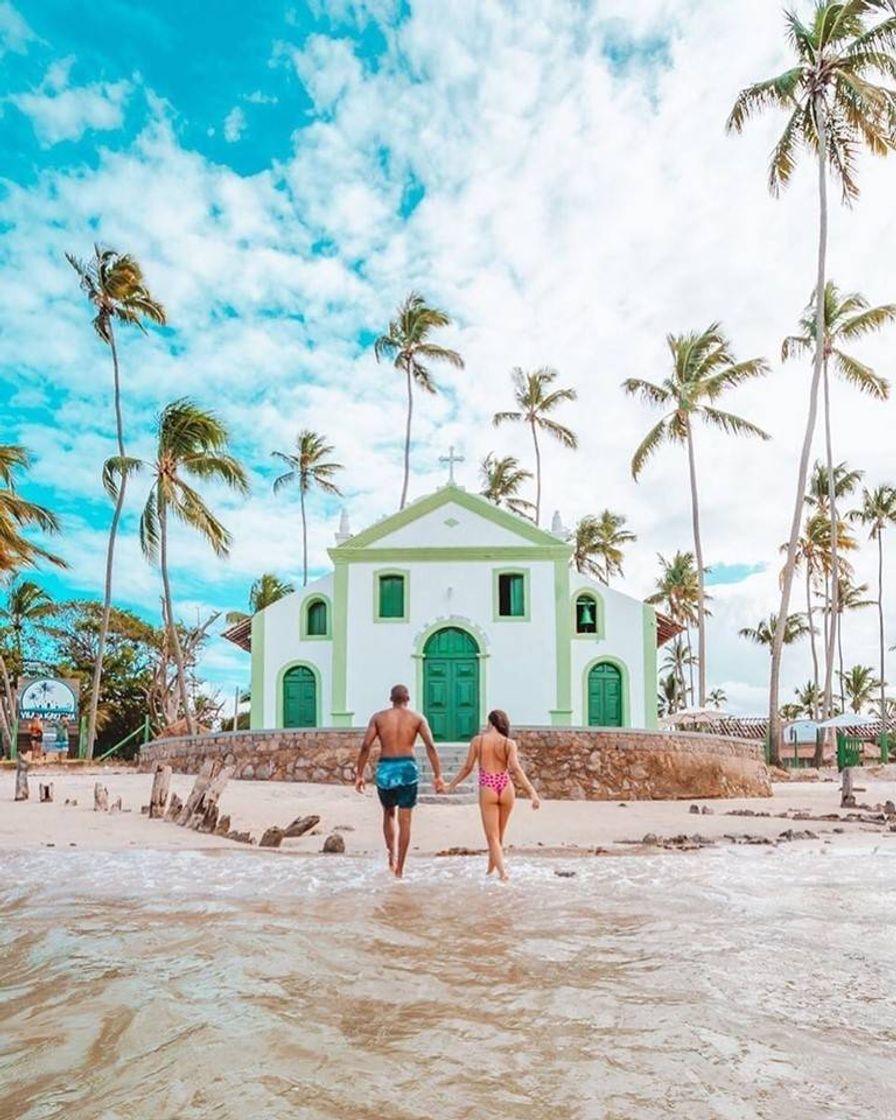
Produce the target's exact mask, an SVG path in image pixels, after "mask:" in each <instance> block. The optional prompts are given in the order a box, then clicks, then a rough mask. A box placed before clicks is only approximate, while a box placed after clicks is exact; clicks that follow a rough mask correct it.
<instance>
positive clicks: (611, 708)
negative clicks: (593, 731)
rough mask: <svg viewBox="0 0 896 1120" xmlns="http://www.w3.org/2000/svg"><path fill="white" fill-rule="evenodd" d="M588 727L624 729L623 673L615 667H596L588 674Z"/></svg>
mask: <svg viewBox="0 0 896 1120" xmlns="http://www.w3.org/2000/svg"><path fill="white" fill-rule="evenodd" d="M588 726H589V727H622V673H620V671H619V670H618V669H617V668H616V666H615V665H608V664H606V663H604V664H601V665H595V666H594V668H593V669H592V670H591V672H590V673H589V674H588Z"/></svg>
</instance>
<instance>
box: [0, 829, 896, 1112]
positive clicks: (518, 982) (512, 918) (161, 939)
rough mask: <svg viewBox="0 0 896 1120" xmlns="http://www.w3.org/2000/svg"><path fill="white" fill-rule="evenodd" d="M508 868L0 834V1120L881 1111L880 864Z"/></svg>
mask: <svg viewBox="0 0 896 1120" xmlns="http://www.w3.org/2000/svg"><path fill="white" fill-rule="evenodd" d="M558 867H559V868H565V869H569V870H573V871H575V872H576V874H575V877H573V878H559V877H558V876H556V875H555V873H554V872H555V869H556V868H558ZM513 871H514V881H513V882H512V883H511V884H510V885H509V886H507V887H502V886H500V885H499V884H493V883H486V882H484V881H483V879H482V866H481V863H480V861H479V860H464V859H459V860H444V859H441V860H440V859H437V860H415V861H413V863H412V865H411V867H410V873H411V878H410V879H409V880H408V881H406V882H405V883H403V884H400V883H395V882H392V881H389V880H388V879H387V877H386V875H385V873H384V872H383V871H382V870H381V869H380V868H379V866H378V865H377V864H375V863H374V862H373V861H372V860H370V861H368V860H356V859H339V858H332V859H321V858H295V857H288V856H282V857H277V856H272V855H265V854H262V853H245V854H242V853H231V852H212V853H184V852H180V853H162V852H142V853H138V852H127V853H121V854H108V853H102V854H88V853H73V852H72V853H67V852H57V851H53V852H7V853H5V854H4V856H3V862H2V867H0V993H2V994H0V1118H2V1120H38V1118H39V1120H49V1118H54V1117H66V1118H76V1120H92V1118H96V1120H143V1118H147V1120H148V1118H150V1117H152V1118H153V1120H165V1118H168V1117H172V1118H173V1117H178V1118H182V1120H194V1118H202V1120H206V1118H208V1120H213V1118H214V1120H217V1118H220V1120H230V1118H240V1120H255V1118H259V1120H261V1118H264V1120H279V1118H280V1117H283V1118H286V1117H289V1118H290V1120H296V1118H298V1120H381V1118H383V1117H390V1118H391V1117H394V1118H396V1120H411V1118H418V1117H432V1118H434V1120H455V1118H458V1120H459V1118H462V1117H463V1118H466V1117H473V1116H483V1117H501V1118H508V1120H511V1118H520V1120H524V1118H525V1120H529V1118H532V1120H535V1118H538V1120H543V1118H548V1117H549V1118H551V1120H573V1118H575V1120H580V1118H581V1120H592V1118H593V1120H629V1118H638V1120H641V1118H643V1120H652V1118H654V1117H672V1116H676V1117H688V1118H689V1120H702V1118H709V1117H712V1118H724V1120H753V1118H759V1117H763V1118H764V1117H769V1118H771V1117H775V1118H776V1120H788V1118H797V1120H814V1118H816V1117H832V1118H833V1117H837V1118H840V1120H842V1118H845V1117H869V1116H878V1117H880V1116H883V1117H892V1116H896V1106H894V1104H893V1103H892V1102H893V1100H894V1097H893V1087H894V1083H896V1075H894V1072H893V1071H894V1069H896V1063H894V1058H896V948H894V944H896V891H894V889H893V882H894V879H896V857H894V856H893V855H889V854H872V853H871V852H861V853H856V852H848V851H836V852H835V851H833V850H831V852H829V853H827V854H819V853H818V852H814V853H812V852H802V853H801V852H799V851H797V850H795V849H793V848H789V849H787V850H786V851H775V852H771V853H769V852H767V851H761V852H757V851H755V850H748V851H724V852H722V851H720V852H703V853H700V854H699V855H698V856H695V857H687V856H684V857H676V856H656V857H652V856H651V857H643V858H638V857H622V858H608V859H593V858H592V859H580V860H569V861H563V862H562V863H558V862H557V861H549V860H541V861H538V860H530V861H525V860H521V859H517V860H515V861H514V863H513Z"/></svg>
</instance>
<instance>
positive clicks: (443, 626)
mask: <svg viewBox="0 0 896 1120" xmlns="http://www.w3.org/2000/svg"><path fill="white" fill-rule="evenodd" d="M450 629H455V630H463V632H464V633H465V634H469V635H470V637H471V638H472V639H473V641H474V642H475V643H476V648H477V650H478V651H479V652H478V654H477V656H478V658H479V719H480V721H481V722H482V723H483V724H484V723H485V717H486V716H487V715H488V712H489V708H488V707H487V703H486V701H487V697H488V692H487V690H486V687H485V667H486V663H487V662H488V659H489V656H490V654H489V653H488V652H487V646H488V638H487V636H486V634H485V631H483V630H480V629H479V627H478V626H477V625H476V624H475V623H474V622H471V621H470V620H469V619H468V618H456V617H455V616H454V615H451V616H450V617H449V618H441V619H439V621H438V622H434V623H432V625H431V626H427V627H426V629H425V630H422V631H421V632H420V633H419V634H418V635H417V637H416V638H415V640H414V652H413V654H412V655H411V656H412V657H413V659H414V662H415V663H416V666H417V671H416V674H415V678H416V686H417V691H416V694H415V695H416V696H417V698H418V699H417V702H418V703H419V705H420V710H421V711H423V663H424V661H425V660H426V653H425V652H424V651H425V649H426V643H427V642H428V641H429V639H430V638H431V637H432V636H433V635H434V634H438V632H439V631H440V630H450ZM411 703H412V704H413V703H414V699H413V697H412V698H411Z"/></svg>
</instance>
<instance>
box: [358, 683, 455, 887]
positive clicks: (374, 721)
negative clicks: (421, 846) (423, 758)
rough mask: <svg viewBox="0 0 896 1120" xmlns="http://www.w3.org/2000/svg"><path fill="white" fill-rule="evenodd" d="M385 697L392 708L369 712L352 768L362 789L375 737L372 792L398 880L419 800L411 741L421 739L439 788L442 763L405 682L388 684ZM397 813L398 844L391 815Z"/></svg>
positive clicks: (427, 726) (439, 788)
mask: <svg viewBox="0 0 896 1120" xmlns="http://www.w3.org/2000/svg"><path fill="white" fill-rule="evenodd" d="M389 699H390V700H391V701H392V707H391V708H386V709H385V710H384V711H382V712H377V713H376V714H375V715H373V716H371V718H370V723H368V725H367V732H366V733H365V735H364V741H363V743H362V744H361V750H360V753H359V754H358V765H357V768H356V770H355V789H356V790H357V791H358V793H363V792H364V784H365V783H364V768H365V767H366V766H367V760H368V758H369V757H370V748H371V747H372V746H373V744H374V743H375V742H376V741H377V739H379V741H380V757H379V761H378V763H377V767H376V791H377V793H378V794H379V798H380V804H381V805H382V807H383V836H384V838H385V841H386V853H387V855H388V857H389V869H390V871H392V872H393V874H394V875H395V877H396V878H397V879H400V878H401V877H402V876H403V875H404V861H405V857H406V856H407V854H408V846H409V845H410V842H411V813H412V812H413V810H414V806H415V805H416V804H417V783H418V782H419V779H420V775H419V772H418V767H417V759H416V757H415V755H414V745H415V743H416V742H417V736H418V735H419V736H420V738H421V739H422V740H423V745H424V746H425V747H426V753H427V755H428V756H429V764H430V766H431V767H432V773H433V785H434V786H435V789H436V792H437V793H441V792H442V791H443V789H444V786H445V783H444V781H443V779H442V763H441V761H440V759H439V752H438V751H437V750H436V745H435V743H434V742H433V738H432V732H431V731H430V730H429V724H428V723H427V722H426V719H425V717H424V716H421V715H420V713H419V712H415V711H412V710H411V708H409V707H408V705H409V703H410V700H411V697H410V694H409V693H408V690H407V688H405V686H404V685H403V684H397V685H395V687H394V688H393V689H392V691H391V693H390V695H389ZM396 812H397V815H398V835H397V844H396V830H395V817H396Z"/></svg>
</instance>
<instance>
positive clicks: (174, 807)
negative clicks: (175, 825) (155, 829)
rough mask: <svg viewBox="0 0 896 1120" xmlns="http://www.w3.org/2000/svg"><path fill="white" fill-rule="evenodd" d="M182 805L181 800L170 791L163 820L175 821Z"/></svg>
mask: <svg viewBox="0 0 896 1120" xmlns="http://www.w3.org/2000/svg"><path fill="white" fill-rule="evenodd" d="M183 807H184V803H183V801H181V799H180V798H179V797H178V796H177V794H176V793H172V794H171V800H170V801H169V802H168V808H167V809H166V810H165V820H166V821H174V822H176V821H177V818H178V817H179V816H180V813H181V810H182V809H183Z"/></svg>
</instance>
